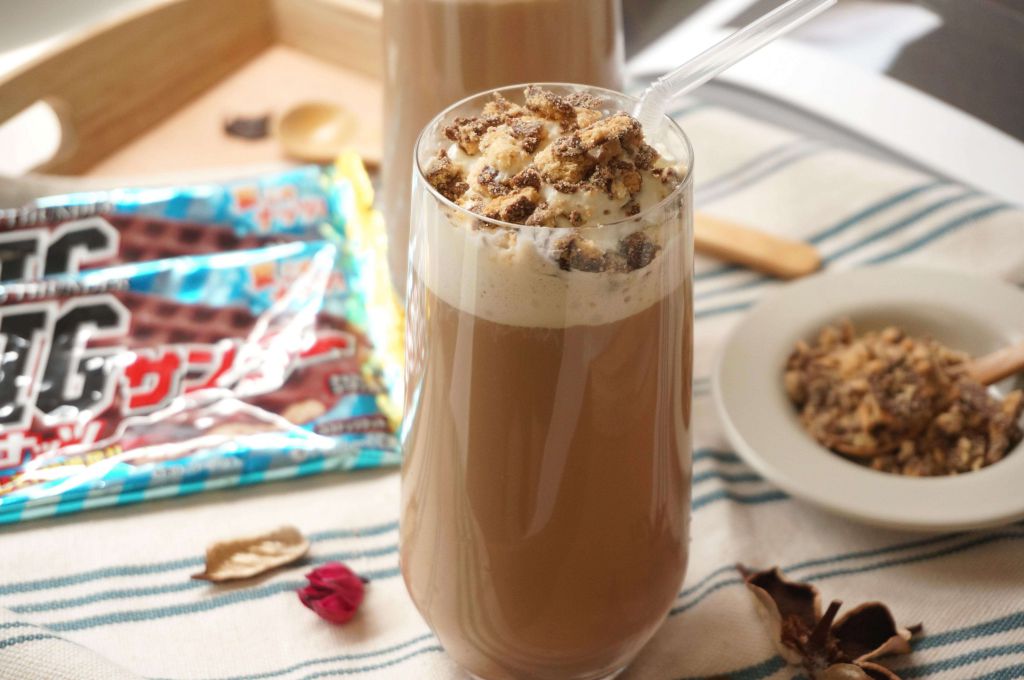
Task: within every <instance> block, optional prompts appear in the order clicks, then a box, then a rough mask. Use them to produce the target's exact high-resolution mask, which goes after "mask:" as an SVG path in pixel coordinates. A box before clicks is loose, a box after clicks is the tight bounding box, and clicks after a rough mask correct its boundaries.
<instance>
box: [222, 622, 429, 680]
mask: <svg viewBox="0 0 1024 680" xmlns="http://www.w3.org/2000/svg"><path fill="white" fill-rule="evenodd" d="M432 639H434V634H433V633H426V634H424V635H420V636H419V637H415V638H412V639H411V640H406V641H405V642H399V643H397V644H394V645H391V646H390V647H384V648H381V649H377V650H374V651H372V652H356V653H354V654H338V655H336V656H325V657H320V658H317V659H308V660H306V661H300V662H299V663H295V664H292V665H290V666H285V667H284V668H278V669H276V670H273V671H265V672H263V673H252V674H249V675H230V676H223V677H220V676H219V677H217V678H209V679H208V680H268V679H269V678H276V677H279V676H281V675H288V674H289V673H294V672H295V671H300V670H302V669H304V668H309V667H311V666H321V665H324V664H328V663H339V662H343V661H361V660H364V659H372V658H373V657H377V656H384V655H386V654H392V653H394V652H398V651H401V650H403V649H405V648H407V647H411V646H413V645H415V644H419V643H420V642H424V641H426V640H432Z"/></svg>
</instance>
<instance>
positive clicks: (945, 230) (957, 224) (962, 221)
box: [867, 203, 1013, 264]
mask: <svg viewBox="0 0 1024 680" xmlns="http://www.w3.org/2000/svg"><path fill="white" fill-rule="evenodd" d="M1012 207H1013V206H1010V205H1007V204H1006V203H996V204H993V205H990V206H987V207H985V208H981V209H980V210H974V211H972V212H969V213H967V214H966V215H962V216H960V217H958V218H956V219H954V220H950V221H949V222H946V223H945V224H943V225H942V226H940V227H938V228H937V229H934V230H932V231H930V232H928V233H927V234H925V235H924V236H922V237H920V238H918V239H916V240H914V241H911V242H910V243H907V244H906V245H904V246H902V247H900V248H898V249H896V250H893V251H891V252H888V253H885V254H883V255H879V256H877V257H874V258H871V259H870V260H868V261H867V264H879V263H881V262H888V261H889V260H892V259H895V258H897V257H900V256H902V255H906V254H908V253H910V252H913V251H915V250H917V249H919V248H921V247H922V246H926V245H928V244H929V243H931V242H932V241H935V240H938V239H939V238H941V237H943V236H945V235H946V234H949V233H951V232H953V231H956V230H958V229H961V228H963V227H966V226H967V225H969V224H973V223H974V222H977V221H978V220H981V219H983V218H985V217H988V216H989V215H992V214H995V213H998V212H1002V211H1003V210H1009V209H1010V208H1012Z"/></svg>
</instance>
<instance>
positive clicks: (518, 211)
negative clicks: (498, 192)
mask: <svg viewBox="0 0 1024 680" xmlns="http://www.w3.org/2000/svg"><path fill="white" fill-rule="evenodd" d="M538 202H540V195H539V194H538V193H537V190H536V189H534V188H533V187H525V188H523V189H519V190H517V191H515V192H514V193H510V194H508V195H506V196H501V197H499V198H495V199H494V200H493V201H491V202H490V204H489V205H488V206H487V208H486V209H485V212H484V215H485V216H487V217H490V218H491V219H495V220H502V221H503V222H512V223H514V224H522V223H523V222H524V221H525V220H526V218H528V217H529V216H530V215H531V214H533V211H534V210H535V209H536V208H537V203H538Z"/></svg>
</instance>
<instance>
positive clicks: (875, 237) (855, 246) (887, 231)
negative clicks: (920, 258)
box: [823, 190, 978, 263]
mask: <svg viewBox="0 0 1024 680" xmlns="http://www.w3.org/2000/svg"><path fill="white" fill-rule="evenodd" d="M976 196H978V192H976V191H971V190H968V191H964V192H963V193H961V194H957V195H956V196H950V197H948V198H944V199H942V200H941V201H937V202H935V203H932V204H931V205H927V206H925V207H924V208H922V209H920V210H918V211H916V212H914V213H913V214H911V215H909V216H907V217H905V218H903V219H902V220H899V221H897V222H894V223H893V224H891V225H889V226H888V227H885V228H884V229H881V230H879V231H876V232H874V233H871V234H868V235H867V236H865V237H864V238H862V239H860V240H858V241H854V242H853V243H850V244H848V245H846V246H844V247H842V248H840V249H839V250H837V251H835V252H832V253H829V254H828V255H827V256H826V257H824V258H823V261H824V262H826V263H830V262H835V261H836V260H838V259H839V258H840V257H842V256H843V255H846V254H848V253H852V252H853V251H855V250H859V249H861V248H863V247H864V246H866V245H870V244H872V243H875V242H877V241H879V240H881V239H883V238H885V237H886V236H891V235H892V234H895V233H896V232H898V231H902V230H903V229H905V228H906V227H909V226H911V225H912V224H914V223H916V222H919V221H921V220H923V219H924V218H925V217H928V216H929V215H931V214H933V213H936V212H938V211H939V210H942V209H943V208H946V207H949V206H951V205H954V204H956V203H960V202H961V201H966V200H967V199H969V198H974V197H976Z"/></svg>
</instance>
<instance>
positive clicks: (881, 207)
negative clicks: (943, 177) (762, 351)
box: [693, 180, 949, 282]
mask: <svg viewBox="0 0 1024 680" xmlns="http://www.w3.org/2000/svg"><path fill="white" fill-rule="evenodd" d="M948 184H949V183H948V182H944V181H939V180H932V181H929V182H927V183H925V184H920V185H917V186H914V187H911V188H910V189H906V190H903V191H900V192H899V193H896V194H893V195H892V196H888V197H886V198H884V199H882V200H881V201H878V202H877V203H873V204H872V205H869V206H868V207H866V208H863V209H861V210H859V211H857V212H855V213H854V214H852V215H850V216H849V217H845V218H843V219H842V220H841V221H840V222H837V223H836V224H834V225H832V226H831V227H828V228H826V229H824V230H822V231H820V232H817V233H816V234H812V235H810V236H808V237H807V238H806V240H807V241H808V242H809V243H813V244H818V243H821V242H822V241H825V240H827V239H829V238H831V237H833V236H835V235H836V234H839V233H841V232H843V231H846V230H847V229H849V228H850V227H852V226H854V225H856V224H858V223H859V222H862V221H864V220H866V219H868V218H870V217H873V216H875V215H877V214H878V213H881V212H883V211H885V210H888V209H889V208H892V207H894V206H896V205H898V204H900V203H902V202H904V201H908V200H910V199H911V198H913V197H914V196H917V195H918V194H921V193H924V192H926V191H930V190H931V189H935V188H938V187H941V186H947V185H948ZM737 271H747V270H746V269H745V268H744V267H740V266H738V265H734V264H727V265H722V266H721V267H718V268H716V269H711V270H707V271H703V272H699V273H697V274H695V275H694V277H693V278H694V281H695V282H699V281H703V280H706V279H712V278H717V277H719V276H723V275H725V274H732V273H734V272H737ZM762 278H764V279H765V280H767V277H762Z"/></svg>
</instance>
